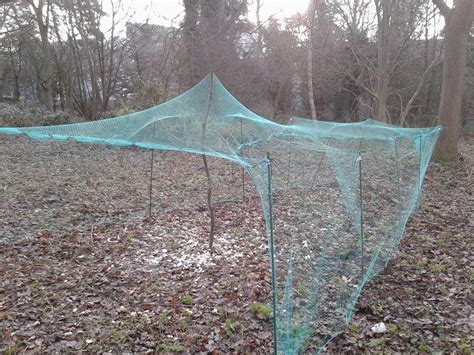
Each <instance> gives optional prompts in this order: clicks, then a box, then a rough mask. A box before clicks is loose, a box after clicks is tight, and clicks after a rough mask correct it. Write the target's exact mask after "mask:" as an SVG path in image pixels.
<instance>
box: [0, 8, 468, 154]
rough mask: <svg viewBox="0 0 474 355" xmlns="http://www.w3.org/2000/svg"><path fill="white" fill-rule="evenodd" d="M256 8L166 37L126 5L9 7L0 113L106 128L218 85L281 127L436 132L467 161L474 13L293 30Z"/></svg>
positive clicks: (221, 13)
mask: <svg viewBox="0 0 474 355" xmlns="http://www.w3.org/2000/svg"><path fill="white" fill-rule="evenodd" d="M253 3H254V4H253V5H254V6H253V7H249V5H250V3H249V1H248V0H183V2H182V5H183V7H184V16H183V19H182V22H181V24H180V25H179V26H173V27H172V26H169V27H166V26H160V25H155V24H150V23H135V22H134V21H133V16H127V15H124V13H125V12H124V11H122V10H123V9H122V4H121V2H120V0H110V1H109V3H108V6H107V12H106V11H105V10H104V8H103V7H101V3H100V2H99V1H97V0H19V1H7V0H2V2H0V100H9V101H19V100H25V101H33V102H35V101H36V102H40V103H41V104H42V105H43V106H44V107H45V108H46V109H48V110H50V111H58V110H60V111H66V112H74V113H76V114H79V115H81V116H83V117H85V118H87V119H98V118H101V117H105V116H108V115H110V114H111V112H110V111H111V110H112V109H117V108H121V109H122V112H123V110H124V109H125V111H126V109H129V110H137V109H143V108H147V107H151V106H153V105H156V104H158V103H160V102H163V101H165V100H166V99H168V98H170V97H172V96H173V95H175V94H177V93H178V92H181V91H183V90H185V89H187V88H189V87H191V86H192V85H194V84H195V83H196V82H198V81H199V80H200V79H201V78H202V77H203V76H204V75H205V74H206V73H208V72H209V71H213V72H215V73H216V74H217V76H218V77H219V78H220V79H221V80H222V81H223V82H224V84H225V85H226V86H227V87H228V88H229V89H230V90H231V92H232V93H233V94H234V95H235V96H236V97H237V98H238V99H240V100H241V101H242V102H243V103H244V104H245V105H247V106H249V107H250V108H251V109H252V110H254V111H256V112H258V113H260V114H262V115H264V116H266V117H269V118H271V119H274V120H279V121H285V120H286V119H287V118H288V117H289V116H291V115H301V116H307V117H312V118H313V119H323V120H336V121H341V122H351V121H358V120H361V119H365V118H367V117H373V118H376V119H378V120H380V121H383V122H387V123H392V124H398V125H402V126H413V125H433V124H436V122H437V120H438V121H439V122H440V123H442V124H443V125H444V126H445V127H446V130H445V133H444V134H443V139H442V145H443V148H442V149H441V150H440V151H439V152H438V153H439V154H438V156H439V157H444V158H445V159H448V160H450V159H454V157H455V156H457V137H458V134H459V127H460V126H461V124H462V122H463V121H466V122H467V121H469V120H472V119H474V41H473V40H472V35H473V34H474V31H473V27H472V24H473V18H474V5H473V2H472V0H455V1H454V4H453V7H452V8H450V7H448V5H447V4H446V3H445V2H444V1H443V0H404V1H402V0H384V1H383V0H308V11H307V12H306V13H305V14H295V15H294V16H292V17H291V18H288V19H285V20H277V19H273V18H262V17H261V14H260V12H261V7H262V6H264V5H263V2H262V1H261V0H253ZM249 8H252V11H256V13H254V14H249ZM249 15H252V16H251V17H252V18H256V21H255V23H253V22H251V21H250V20H249ZM445 24H446V25H445ZM463 85H465V89H464V87H463Z"/></svg>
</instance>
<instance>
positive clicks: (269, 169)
mask: <svg viewBox="0 0 474 355" xmlns="http://www.w3.org/2000/svg"><path fill="white" fill-rule="evenodd" d="M267 164H268V165H267V174H268V178H267V180H268V214H269V217H268V227H269V229H270V230H269V234H270V263H271V268H272V309H273V353H274V354H275V355H277V327H276V325H277V321H276V317H277V313H276V269H275V246H274V242H273V202H272V200H273V194H272V164H271V159H270V153H268V152H267Z"/></svg>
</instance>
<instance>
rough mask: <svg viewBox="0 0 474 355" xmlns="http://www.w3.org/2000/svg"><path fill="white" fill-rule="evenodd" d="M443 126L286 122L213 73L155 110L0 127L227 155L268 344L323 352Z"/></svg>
mask: <svg viewBox="0 0 474 355" xmlns="http://www.w3.org/2000/svg"><path fill="white" fill-rule="evenodd" d="M439 132H440V129H439V128H429V129H408V128H398V127H394V126H390V125H385V124H381V123H378V122H376V121H373V120H367V121H364V122H360V123H355V124H337V123H328V122H318V121H310V120H305V119H300V118H294V119H293V120H292V122H291V123H290V124H289V125H287V126H285V125H280V124H277V123H274V122H271V121H269V120H267V119H265V118H262V117H260V116H258V115H256V114H254V113H252V112H251V111H249V110H248V109H246V108H245V107H244V106H242V105H241V104H240V103H239V102H238V101H237V100H236V99H235V98H234V97H232V95H231V94H230V93H229V92H228V91H227V90H226V89H225V88H224V87H223V86H222V84H221V83H220V82H219V81H218V80H217V78H216V77H215V76H214V75H212V74H210V75H208V76H207V77H206V78H205V79H204V80H202V81H201V82H200V83H199V84H198V85H196V86H195V87H194V88H192V89H191V90H189V91H187V92H186V93H184V94H182V95H180V96H178V97H177V98H175V99H173V100H171V101H168V102H166V103H164V104H162V105H159V106H157V107H154V108H152V109H149V110H146V111H142V112H138V113H135V114H131V115H127V116H122V117H117V118H111V119H107V120H101V121H96V122H87V123H80V124H71V125H62V126H49V127H30V128H0V133H6V134H11V135H27V136H29V137H31V138H37V139H53V140H67V139H72V140H76V141H80V142H90V143H104V144H110V145H116V146H138V147H143V148H149V149H164V150H175V151H185V152H191V153H197V154H204V155H208V156H215V157H220V158H224V159H228V160H231V161H233V162H235V163H238V164H240V165H241V166H242V167H243V168H245V169H246V171H247V172H248V173H249V174H250V176H251V177H252V179H253V181H254V183H255V185H256V188H257V191H258V193H259V195H260V198H261V201H262V208H263V213H264V216H265V220H266V230H267V234H268V239H269V251H270V255H269V260H270V268H271V272H272V280H273V305H272V306H273V311H274V331H275V332H274V336H275V338H276V339H275V346H276V347H275V349H276V350H277V351H278V352H282V353H298V352H299V351H301V350H303V349H307V350H313V351H319V350H321V349H323V347H324V345H325V344H326V343H327V342H328V341H329V340H330V339H332V338H333V337H334V336H335V335H336V334H338V333H340V332H341V331H342V330H343V329H344V327H345V326H346V325H347V323H348V322H349V320H350V318H351V314H352V310H353V308H354V304H355V302H356V300H357V298H358V296H359V294H360V292H361V290H362V288H363V287H364V285H365V284H366V282H367V281H368V280H369V279H370V278H371V277H373V276H374V275H376V274H377V273H378V272H380V271H381V270H382V269H383V268H384V266H385V265H386V263H387V262H388V261H389V260H390V258H391V256H392V255H393V254H394V253H395V251H396V249H397V246H398V244H399V241H400V239H401V237H402V235H403V231H404V227H405V224H406V222H407V220H408V218H409V216H410V214H411V213H412V212H413V211H414V209H415V208H416V205H417V203H418V200H419V198H420V193H421V187H422V182H423V178H424V175H425V171H426V169H427V166H428V162H429V160H430V157H431V154H432V150H433V147H434V144H435V142H436V140H437V138H438V136H439Z"/></svg>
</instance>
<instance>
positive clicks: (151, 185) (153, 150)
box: [148, 122, 156, 218]
mask: <svg viewBox="0 0 474 355" xmlns="http://www.w3.org/2000/svg"><path fill="white" fill-rule="evenodd" d="M155 133H156V122H154V123H153V142H154V141H155ZM154 161H155V149H152V150H151V162H150V191H149V201H148V218H151V200H152V193H153V163H154Z"/></svg>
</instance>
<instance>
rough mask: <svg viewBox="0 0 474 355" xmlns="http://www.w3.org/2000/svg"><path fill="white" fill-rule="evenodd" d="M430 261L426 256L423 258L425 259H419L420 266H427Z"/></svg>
mask: <svg viewBox="0 0 474 355" xmlns="http://www.w3.org/2000/svg"><path fill="white" fill-rule="evenodd" d="M428 263H429V260H428V259H426V258H423V259H421V260H420V261H418V266H420V267H427V266H428Z"/></svg>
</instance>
